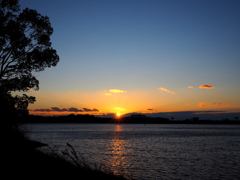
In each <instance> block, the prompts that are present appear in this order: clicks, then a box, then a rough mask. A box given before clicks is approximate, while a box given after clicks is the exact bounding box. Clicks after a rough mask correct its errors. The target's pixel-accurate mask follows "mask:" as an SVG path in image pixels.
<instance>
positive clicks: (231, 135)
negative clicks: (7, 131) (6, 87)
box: [28, 124, 240, 180]
mask: <svg viewBox="0 0 240 180" xmlns="http://www.w3.org/2000/svg"><path fill="white" fill-rule="evenodd" d="M28 127H30V130H31V133H30V137H31V138H32V139H35V140H39V141H42V142H45V143H48V144H49V145H50V146H51V147H52V148H54V149H59V150H64V149H66V148H67V146H66V143H70V144H71V145H72V146H74V148H75V149H76V150H77V151H79V152H81V153H82V154H83V157H84V158H85V159H86V160H87V161H89V162H91V163H97V164H101V163H104V164H105V165H106V166H109V167H110V168H111V169H112V170H113V171H114V173H115V174H123V173H124V174H127V175H130V176H131V177H132V178H136V179H138V180H145V179H240V125H186V124H180V125H179V124H168V125H163V124H151V125H149V124H147V125H144V124H31V125H28Z"/></svg>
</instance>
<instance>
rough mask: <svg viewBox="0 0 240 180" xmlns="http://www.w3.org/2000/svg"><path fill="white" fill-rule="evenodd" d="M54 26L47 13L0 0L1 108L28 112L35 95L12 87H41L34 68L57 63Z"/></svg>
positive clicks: (11, 111)
mask: <svg viewBox="0 0 240 180" xmlns="http://www.w3.org/2000/svg"><path fill="white" fill-rule="evenodd" d="M52 33H53V28H52V27H51V24H50V22H49V18H48V17H47V16H42V15H41V14H39V13H38V12H37V11H36V10H32V9H29V8H25V9H24V10H22V11H21V10H20V6H19V3H18V0H0V108H1V109H0V111H1V114H2V115H3V114H5V115H7V114H11V113H14V114H15V115H17V116H19V115H20V116H21V115H23V114H27V113H28V111H27V106H28V104H29V103H33V102H34V101H35V98H34V97H29V96H27V95H26V94H23V96H15V97H13V96H12V95H11V92H13V91H28V90H30V89H34V90H38V89H39V82H38V80H37V79H36V77H34V75H33V72H39V71H43V70H44V69H45V68H47V67H51V66H56V65H57V63H58V61H59V56H58V55H57V52H56V50H55V49H53V48H52V47H51V42H50V36H51V34H52Z"/></svg>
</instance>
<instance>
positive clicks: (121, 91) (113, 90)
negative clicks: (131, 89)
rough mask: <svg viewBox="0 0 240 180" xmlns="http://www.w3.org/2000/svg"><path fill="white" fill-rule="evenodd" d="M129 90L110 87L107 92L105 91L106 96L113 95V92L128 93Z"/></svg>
mask: <svg viewBox="0 0 240 180" xmlns="http://www.w3.org/2000/svg"><path fill="white" fill-rule="evenodd" d="M126 92H127V91H124V90H121V89H110V90H109V91H108V92H107V93H105V95H106V96H111V95H112V93H114V94H117V93H126Z"/></svg>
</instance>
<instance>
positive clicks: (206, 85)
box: [199, 84, 214, 89]
mask: <svg viewBox="0 0 240 180" xmlns="http://www.w3.org/2000/svg"><path fill="white" fill-rule="evenodd" d="M199 88H200V89H203V88H205V89H212V88H214V86H212V85H210V84H202V85H201V86H199Z"/></svg>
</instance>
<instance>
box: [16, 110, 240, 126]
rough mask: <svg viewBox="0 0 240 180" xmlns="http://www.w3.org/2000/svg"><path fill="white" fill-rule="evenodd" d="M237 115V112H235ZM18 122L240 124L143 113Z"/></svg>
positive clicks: (239, 120) (36, 118)
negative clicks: (153, 115) (152, 115)
mask: <svg viewBox="0 0 240 180" xmlns="http://www.w3.org/2000/svg"><path fill="white" fill-rule="evenodd" d="M236 115H239V114H236ZM19 123H126V124H127V123H128V124H134V123H136V124H240V118H239V116H236V117H234V118H232V119H228V118H224V117H223V118H222V120H219V119H201V117H197V116H195V117H192V118H189V119H175V118H174V117H172V118H164V117H150V116H147V115H145V114H136V113H135V114H131V115H126V116H122V117H117V116H112V117H104V116H100V117H99V116H94V115H89V114H84V115H80V114H78V115H75V114H70V115H62V116H40V115H28V116H26V117H24V118H22V119H21V120H19Z"/></svg>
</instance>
